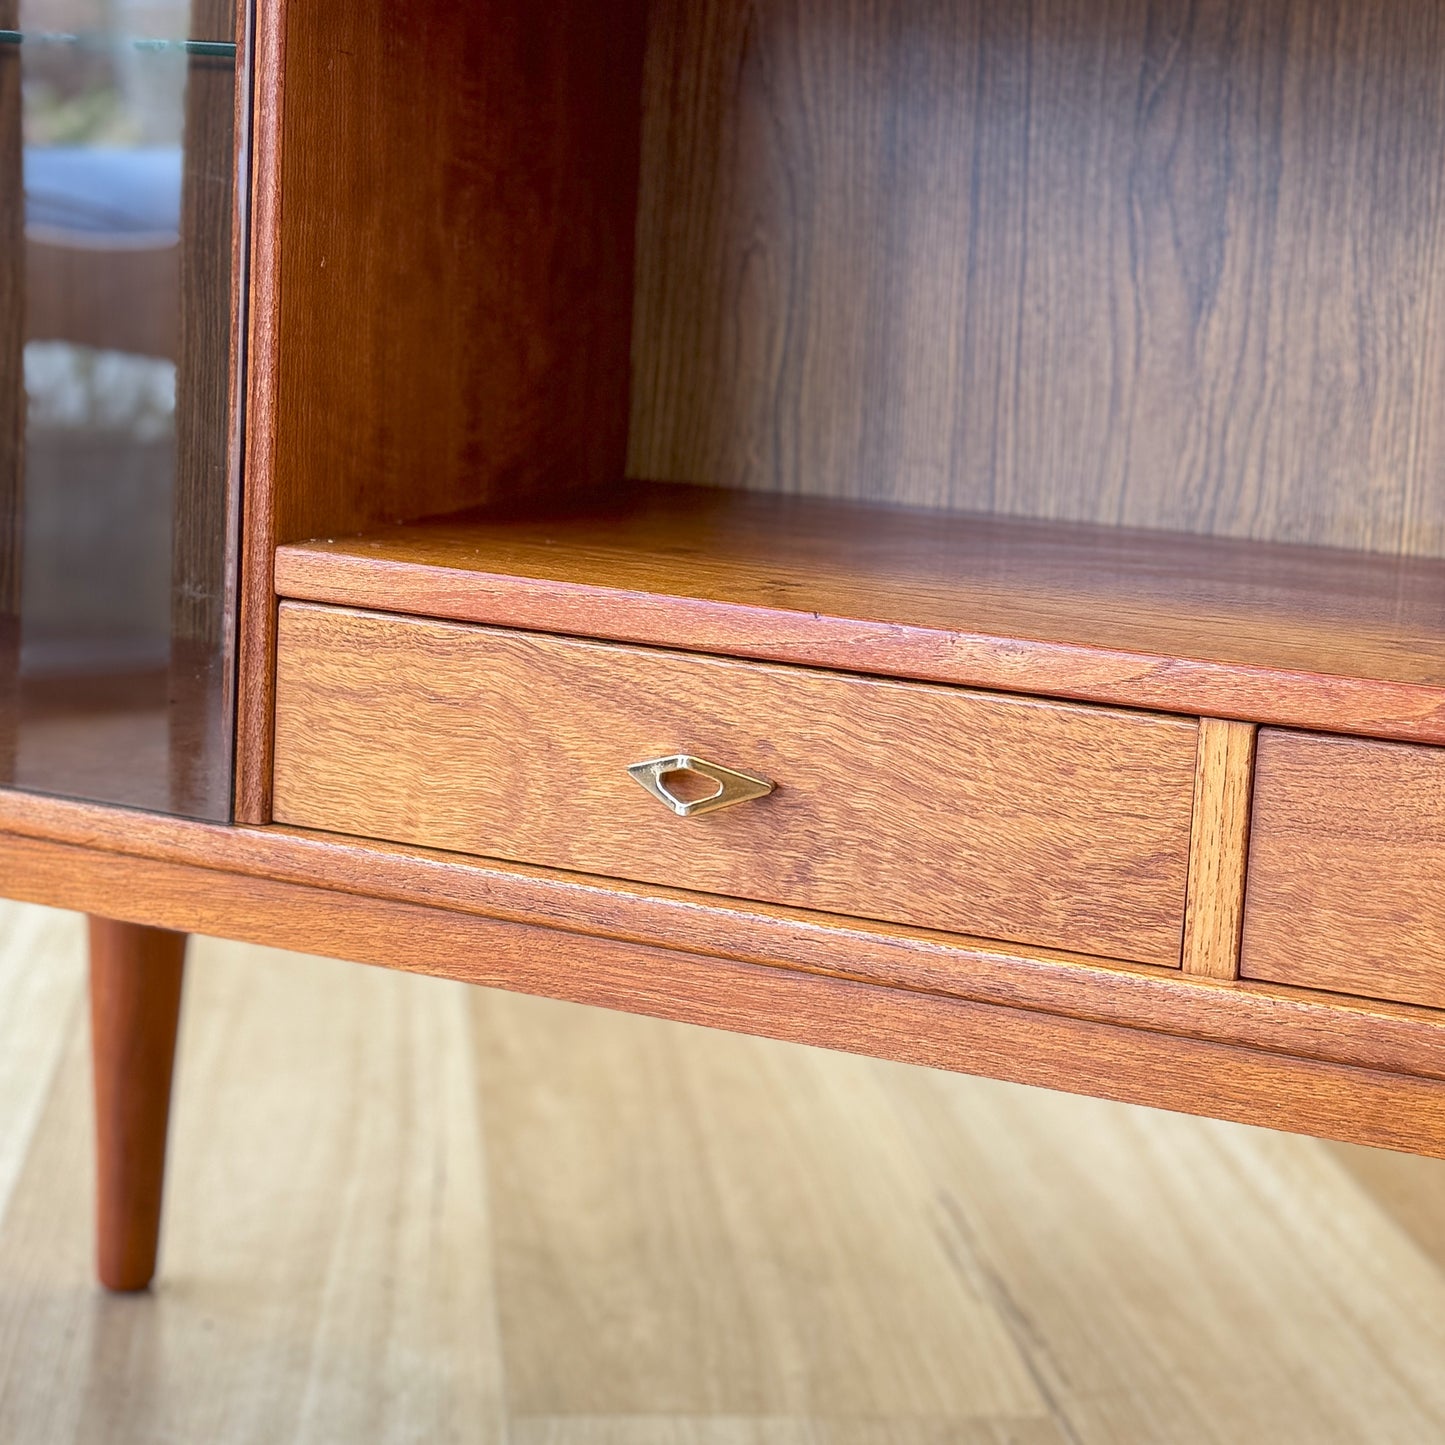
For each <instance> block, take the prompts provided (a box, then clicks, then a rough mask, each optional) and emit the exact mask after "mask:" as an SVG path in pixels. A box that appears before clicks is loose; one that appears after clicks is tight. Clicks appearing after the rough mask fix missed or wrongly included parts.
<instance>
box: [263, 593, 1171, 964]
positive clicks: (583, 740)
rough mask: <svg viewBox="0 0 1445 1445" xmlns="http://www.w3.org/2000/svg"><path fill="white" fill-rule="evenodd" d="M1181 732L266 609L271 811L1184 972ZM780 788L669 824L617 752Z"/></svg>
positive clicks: (654, 657)
mask: <svg viewBox="0 0 1445 1445" xmlns="http://www.w3.org/2000/svg"><path fill="white" fill-rule="evenodd" d="M1197 737H1198V727H1197V724H1196V723H1195V722H1193V721H1192V720H1185V719H1178V718H1162V717H1149V716H1146V715H1142V714H1130V713H1121V712H1114V711H1106V710H1103V709H1091V708H1082V707H1078V706H1074V705H1070V704H1060V703H1047V702H1040V701H1037V700H1024V699H1017V698H1006V697H997V696H989V695H985V694H980V693H970V692H965V691H963V690H962V689H952V688H938V687H926V686H920V685H918V684H911V683H897V682H889V681H884V680H878V679H868V678H860V677H847V676H839V675H836V674H828V673H822V672H817V671H814V670H810V669H785V668H777V667H767V666H760V665H758V664H753V663H743V662H738V661H734V660H730V659H719V658H708V657H702V656H696V655H686V654H678V653H668V652H661V651H646V650H641V649H635V648H624V647H617V646H611V645H606V644H599V643H592V642H585V641H575V640H567V639H561V638H555V637H545V636H538V635H531V634H526V633H518V632H506V631H496V630H491V629H481V628H468V627H459V626H456V625H454V624H448V623H437V622H424V621H420V620H415V619H407V618H397V617H387V616H381V615H377V614H367V613H357V612H350V611H343V610H338V609H330V608H319V607H311V606H301V605H297V604H289V603H288V604H286V605H284V606H283V607H282V609H281V622H280V634H279V644H278V658H277V713H276V781H275V815H276V818H277V820H278V821H280V822H283V823H290V824H294V825H298V826H302V827H310V828H322V829H328V830H332V831H336V832H341V833H349V834H356V835H361V836H369V837H376V838H384V839H390V840H393V841H397V842H404V843H416V844H421V845H423V846H428V847H435V848H446V849H454V850H456V851H458V852H465V853H472V854H478V855H482V856H487V857H495V858H507V859H514V860H518V861H522V862H528V863H536V864H542V865H547V866H551V867H557V868H566V869H573V870H577V871H581V872H587V873H596V874H603V875H607V876H613V877H619V878H630V879H635V880H639V881H643V882H650V883H659V884H671V885H674V886H678V887H683V888H688V889H693V890H696V891H698V892H704V893H712V894H719V895H723V896H729V897H738V898H752V899H759V900H763V901H767V902H774V903H781V904H791V905H795V906H799V907H805V908H812V909H819V910H823V911H827V912H832V913H841V914H860V915H864V916H868V917H874V918H880V919H884V920H888V921H892V922H899V923H914V924H921V925H924V926H928V927H934V928H940V929H947V930H951V931H956V932H962V933H969V934H973V935H975V936H981V937H991V938H1000V939H1008V940H1012V941H1015V942H1026V943H1033V944H1042V945H1045V946H1049V945H1052V946H1055V947H1067V948H1069V949H1071V950H1073V951H1075V952H1079V953H1094V954H1102V955H1104V956H1106V957H1118V958H1129V959H1135V960H1138V961H1141V962H1147V963H1156V964H1177V963H1178V960H1179V949H1180V936H1181V929H1182V926H1183V917H1184V894H1185V878H1186V872H1187V867H1188V849H1189V827H1190V808H1191V800H1192V796H1193V785H1194V771H1195V754H1196V744H1197ZM677 753H694V754H697V755H698V756H700V757H703V758H706V759H708V760H710V761H713V762H717V763H721V764H723V765H724V766H726V767H733V768H737V769H740V770H741V771H743V772H746V773H751V774H757V775H761V776H764V777H767V778H769V779H771V780H773V781H774V782H776V783H777V785H778V788H777V791H776V793H774V794H773V795H772V796H771V797H768V798H763V799H758V800H754V801H753V802H749V803H746V804H742V805H740V806H737V807H734V808H731V809H728V810H726V811H724V812H718V813H712V814H708V815H705V816H700V817H696V818H678V817H676V816H674V815H673V814H672V813H670V812H669V811H668V810H667V809H666V808H664V807H663V806H662V805H661V804H660V803H658V802H657V801H656V800H655V799H653V798H652V797H650V796H649V795H648V794H647V793H646V792H645V791H644V790H643V789H642V788H641V787H640V786H639V785H638V784H637V783H636V782H635V781H634V780H633V779H632V778H630V777H629V776H628V773H627V768H628V766H629V765H630V764H632V763H637V762H642V761H644V760H646V759H649V758H657V757H664V756H670V755H673V754H677Z"/></svg>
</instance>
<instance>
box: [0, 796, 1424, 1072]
mask: <svg viewBox="0 0 1445 1445" xmlns="http://www.w3.org/2000/svg"><path fill="white" fill-rule="evenodd" d="M6 834H8V835H11V836H12V837H13V840H14V842H15V851H14V852H13V853H12V854H9V855H6V856H7V857H8V858H10V859H12V860H14V862H15V872H14V874H13V876H14V877H15V878H16V879H21V878H24V877H26V876H28V875H27V874H26V864H25V862H24V861H23V860H24V859H25V858H26V856H27V854H26V852H25V848H24V845H25V843H26V842H27V841H48V842H56V843H60V844H63V845H65V846H67V847H69V848H70V849H71V850H73V851H74V852H78V853H79V852H84V853H85V854H115V855H117V857H118V858H119V860H120V861H121V863H122V864H124V863H126V862H127V861H129V862H133V863H164V864H167V865H173V866H171V867H170V868H169V871H168V872H167V874H166V876H167V877H168V878H169V879H171V880H172V881H173V883H174V885H175V887H176V889H177V890H178V892H177V895H176V900H175V902H176V907H177V908H180V907H181V901H180V900H181V893H182V892H184V891H185V890H186V889H188V888H189V886H190V885H189V882H188V881H187V880H191V879H192V878H193V877H194V875H196V874H197V873H200V874H203V875H205V876H210V877H214V878H215V879H216V880H217V881H218V882H221V883H223V882H224V880H225V878H227V877H231V876H234V877H237V878H248V879H261V880H265V881H268V882H275V883H290V884H295V885H298V886H299V887H301V888H302V889H303V890H305V894H304V896H305V897H307V898H308V899H309V900H310V906H312V907H314V908H315V909H318V910H320V911H322V912H325V911H326V910H327V909H328V908H329V907H330V906H331V903H332V902H333V901H334V899H335V896H336V895H338V894H346V895H350V896H353V897H361V898H372V899H377V900H381V901H386V902H393V903H411V904H418V905H422V906H425V907H428V908H431V909H434V910H437V914H436V916H437V917H438V918H440V919H443V920H444V919H446V918H447V917H449V916H450V915H452V914H456V915H460V916H462V917H470V918H480V919H485V918H492V919H497V920H500V921H502V922H507V923H516V924H520V925H524V926H527V927H531V928H546V929H550V930H554V931H557V932H562V933H572V934H583V935H587V936H591V937H600V938H607V939H612V940H614V941H617V942H627V943H638V944H643V945H646V946H647V947H648V948H649V949H651V948H665V949H669V950H672V951H674V952H679V953H686V954H689V955H692V956H694V957H696V958H698V959H700V960H704V961H705V960H706V959H709V958H722V959H727V960H731V961H734V962H746V963H754V964H759V965H765V966H769V967H778V968H786V969H796V970H800V971H803V972H807V973H825V974H831V975H834V976H841V975H847V976H850V977H853V978H857V979H859V980H860V981H864V982H869V983H876V984H882V985H885V986H888V987H903V988H911V989H917V990H921V991H924V992H932V993H939V994H945V995H949V996H953V997H959V998H968V999H972V1000H974V1001H976V1002H981V1003H993V1004H1001V1005H1005V1006H1008V1007H1011V1008H1022V1009H1029V1010H1037V1011H1039V1012H1044V1013H1059V1014H1063V1015H1065V1016H1068V1017H1072V1018H1082V1019H1089V1020H1092V1021H1094V1022H1098V1023H1108V1024H1112V1025H1117V1026H1121V1027H1129V1028H1139V1029H1146V1030H1149V1031H1150V1032H1153V1033H1159V1034H1165V1035H1175V1034H1179V1035H1184V1036H1186V1037H1196V1038H1203V1039H1208V1040H1210V1041H1211V1042H1214V1043H1223V1044H1238V1045H1243V1046H1245V1047H1248V1048H1252V1049H1261V1050H1264V1051H1267V1052H1273V1053H1287V1054H1296V1055H1300V1056H1303V1057H1307V1058H1311V1059H1316V1060H1319V1061H1322V1062H1331V1063H1339V1064H1345V1065H1349V1066H1353V1067H1360V1068H1366V1069H1372V1070H1376V1071H1380V1072H1385V1073H1403V1074H1419V1075H1422V1076H1426V1077H1430V1078H1438V1079H1445V1013H1438V1012H1435V1011H1433V1010H1429V1009H1422V1008H1414V1007H1410V1006H1407V1005H1401V1004H1392V1003H1387V1002H1382V1001H1378V1000H1372V999H1358V998H1346V997H1343V996H1341V995H1338V994H1328V993H1317V992H1311V991H1308V990H1303V989H1297V988H1283V987H1279V986H1276V985H1273V984H1268V983H1258V982H1252V981H1249V980H1239V981H1235V982H1222V981H1216V980H1213V979H1208V978H1204V977H1201V976H1198V975H1185V974H1181V973H1180V971H1179V970H1178V969H1177V968H1157V967H1153V966H1149V965H1144V964H1123V963H1119V962H1116V961H1110V960H1101V959H1085V958H1081V957H1079V956H1077V955H1070V954H1066V953H1062V952H1057V951H1053V950H1038V949H1020V948H1009V947H1007V946H1005V945H1000V944H989V943H984V942H981V941H979V940H977V939H970V938H960V937H957V936H955V935H949V934H942V933H937V932H931V931H928V930H923V929H915V928H905V927H901V926H898V925H890V924H883V923H864V922H860V921H858V920H854V919H848V918H838V917H834V916H830V915H826V914H819V913H808V912H805V911H801V910H797V909H787V908H780V907H778V906H776V905H771V904H763V903H744V902H741V901H739V900H735V899H719V898H710V897H707V896H705V895H701V894H696V893H687V892H683V891H680V890H678V889H673V888H658V887H645V886H643V885H640V884H630V883H624V882H619V881H617V880H616V879H608V878H595V877H589V876H587V875H585V874H578V873H566V872H561V871H558V870H556V869H546V868H534V867H529V866H527V865H525V864H504V863H495V862H492V863H488V862H485V861H483V860H479V859H471V858H465V857H462V856H460V855H458V854H454V853H450V854H449V853H440V852H436V851H434V850H428V849H416V848H411V849H407V848H401V847H396V846H391V845H386V844H378V843H376V842H372V841H368V840H363V839H356V838H345V837H338V836H336V835H333V834H326V833H313V832H308V831H305V830H292V829H284V828H279V827H275V826H272V827H267V828H247V827H229V828H222V827H216V826H213V825H210V824H205V823H198V822H192V821H189V820H185V819H177V818H166V817H162V816H160V815H148V814H126V813H123V812H120V811H118V810H116V809H113V808H104V807H98V806H94V805H91V804H86V803H74V802H69V801H67V800H65V799H60V798H45V797H39V796H27V795H23V794H17V793H5V792H0V835H6ZM7 866H9V865H8V864H7ZM102 871H104V870H102ZM11 876H12V875H11V874H8V873H7V875H6V877H7V879H8V878H9V877H11ZM87 876H88V877H89V876H90V875H87ZM106 876H108V874H107V875H106ZM16 886H17V887H19V886H20V884H19V883H17V884H16ZM31 896H33V897H35V899H36V901H40V897H39V896H37V895H31ZM65 896H66V897H68V898H71V899H76V898H91V897H92V895H91V894H89V893H87V892H86V891H85V889H84V888H83V887H82V888H80V889H79V890H78V891H72V892H70V893H68V894H67V895H65ZM186 896H190V895H189V894H187V895H186ZM196 896H200V897H204V896H205V890H204V889H203V888H198V889H197V895H196ZM47 901H50V900H48V899H47ZM111 901H113V895H111V894H110V893H108V892H102V893H97V894H95V895H94V896H93V899H92V901H91V902H88V903H72V905H71V906H74V907H78V908H82V909H83V910H85V911H90V910H91V909H99V908H101V907H103V906H109V904H110V902H111ZM169 901H170V900H169V898H167V899H165V900H151V901H150V902H149V903H148V905H147V906H148V907H152V908H154V907H160V906H161V905H162V904H164V905H165V906H166V907H169ZM134 916H135V917H137V918H138V920H140V921H151V922H153V921H155V919H156V918H160V917H162V916H164V917H166V918H171V919H174V918H176V917H179V916H183V915H182V914H178V913H175V912H167V913H164V914H161V913H156V914H154V916H152V914H151V913H147V912H141V913H139V914H137V915H134ZM244 922H245V920H240V919H238V918H237V917H235V916H234V915H233V914H232V913H230V912H229V911H227V910H226V909H221V910H219V911H211V912H207V913H205V914H204V916H202V915H200V914H197V915H196V917H195V919H193V921H192V922H191V923H188V924H185V925H176V926H184V927H187V928H191V929H193V930H194V931H204V930H209V931H211V932H213V933H216V934H218V935H220V936H227V935H229V934H231V933H233V932H235V930H236V929H237V928H238V927H241V926H243V924H244Z"/></svg>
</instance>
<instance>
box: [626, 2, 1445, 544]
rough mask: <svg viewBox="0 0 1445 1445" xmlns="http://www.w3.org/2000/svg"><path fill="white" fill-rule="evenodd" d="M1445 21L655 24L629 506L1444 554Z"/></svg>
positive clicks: (744, 11) (1036, 13) (802, 13)
mask: <svg viewBox="0 0 1445 1445" xmlns="http://www.w3.org/2000/svg"><path fill="white" fill-rule="evenodd" d="M1442 134H1445V12H1442V10H1441V8H1440V7H1439V5H1438V4H1437V3H1436V0H1259V3H1251V4H1240V3H1238V0H1201V3H1194V4H1187V5H1186V4H1173V5H1163V6H1161V5H1157V4H1154V3H1151V0H1035V3H1032V4H1028V5H1008V4H1004V5H1001V4H997V3H994V0H920V3H915V4H910V5H908V6H907V7H906V8H900V7H896V6H888V5H871V4H864V3H858V0H759V3H755V4H750V5H739V4H734V3H731V0H661V3H659V4H657V5H654V7H653V14H652V28H651V33H650V45H649V52H648V64H647V69H646V110H645V125H644V143H643V146H644V150H643V153H644V162H643V182H642V199H641V204H640V207H639V232H638V248H639V267H638V277H639V285H638V294H637V308H636V329H635V341H634V374H635V385H634V388H633V394H632V416H633V428H632V437H631V458H630V467H631V470H632V472H633V474H634V475H638V476H645V477H652V478H657V479H664V480H680V481H691V482H707V483H712V484H718V485H728V486H744V487H753V488H764V489H780V490H786V491H810V492H826V493H830V494H834V495H846V496H854V497H866V498H869V499H872V500H887V501H908V502H915V503H926V504H931V505H937V506H950V507H954V508H964V509H968V510H977V511H991V512H996V513H1007V514H1014V515H1028V516H1043V517H1055V518H1070V519H1075V520H1082V521H1095V522H1106V523H1111V524H1124V525H1138V526H1151V527H1168V528H1175V529H1179V530H1184V531H1197V532H1207V533H1215V534H1221V535H1229V536H1240V537H1243V536H1248V537H1254V538H1260V539H1273V540H1282V541H1297V542H1309V543H1318V544H1328V545H1335V546H1349V547H1361V548H1366V549H1370V550H1375V551H1384V552H1403V553H1415V554H1428V555H1434V556H1441V555H1445V488H1442V487H1441V486H1440V482H1439V478H1440V476H1441V473H1442V470H1445V426H1442V424H1441V411H1440V408H1439V406H1438V404H1437V398H1438V397H1439V396H1440V395H1441V394H1442V392H1445V347H1442V346H1441V345H1440V343H1439V338H1440V337H1441V336H1442V335H1445V265H1442V257H1445V249H1442V244H1441V233H1442V227H1445V168H1442V167H1441V165H1440V137H1441V135H1442Z"/></svg>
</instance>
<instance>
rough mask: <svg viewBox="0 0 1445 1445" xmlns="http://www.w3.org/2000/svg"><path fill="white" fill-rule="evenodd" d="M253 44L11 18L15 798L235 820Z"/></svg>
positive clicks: (93, 21) (8, 621)
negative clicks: (243, 156)
mask: <svg viewBox="0 0 1445 1445" xmlns="http://www.w3.org/2000/svg"><path fill="white" fill-rule="evenodd" d="M233 40H234V34H233V21H232V9H231V6H230V5H229V4H228V3H219V4H218V3H214V0H0V784H5V785H9V786H14V787H18V788H24V789H31V790H34V791H38V792H46V793H58V794H64V795H67V796H72V797H82V798H89V799H94V800H97V801H103V802H115V803H124V804H128V805H131V806H135V807H141V808H148V809H155V810H158V811H162V812H171V813H180V814H185V815H189V816H194V817H204V818H214V819H224V818H227V817H229V815H230V793H231V733H232V712H233V709H232V699H231V691H232V683H231V676H232V666H231V631H232V628H231V621H230V618H231V612H232V607H231V601H232V591H233V588H232V585H231V579H230V577H229V576H228V566H227V557H228V536H229V534H230V532H231V530H232V526H233V513H234V505H235V493H236V487H235V485H234V482H233V460H232V450H233V449H232V446H231V436H230V434H231V420H230V418H231V411H232V392H233V385H234V376H233V368H232V328H231V323H230V317H231V230H232V204H233V185H232V172H233V167H234V152H235V144H234V140H235V137H234V111H235V75H236V65H235V47H234V44H233V43H232V42H233Z"/></svg>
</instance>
